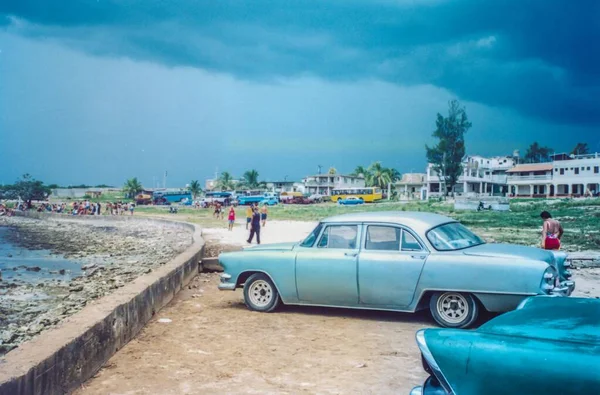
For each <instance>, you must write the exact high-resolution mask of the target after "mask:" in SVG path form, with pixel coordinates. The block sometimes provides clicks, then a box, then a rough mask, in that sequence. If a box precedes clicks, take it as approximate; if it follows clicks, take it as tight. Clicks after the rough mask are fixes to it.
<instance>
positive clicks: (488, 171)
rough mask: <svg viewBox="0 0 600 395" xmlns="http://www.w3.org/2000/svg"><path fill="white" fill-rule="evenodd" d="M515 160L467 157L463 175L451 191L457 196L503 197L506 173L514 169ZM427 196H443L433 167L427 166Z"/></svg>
mask: <svg viewBox="0 0 600 395" xmlns="http://www.w3.org/2000/svg"><path fill="white" fill-rule="evenodd" d="M514 165H515V159H514V158H513V157H510V156H496V157H492V158H486V157H483V156H479V155H473V156H467V157H465V159H464V160H463V174H461V176H460V177H459V178H458V183H457V184H456V185H455V186H454V188H453V190H452V191H448V192H453V193H454V195H459V196H473V197H475V196H505V195H506V194H507V193H508V185H507V174H506V172H507V171H508V170H509V169H510V168H512V167H514ZM426 176H427V177H426V181H427V196H428V197H433V196H442V195H444V189H445V187H444V182H443V180H440V177H439V175H438V174H437V173H436V172H435V170H434V165H433V164H431V163H429V164H428V165H427V174H426Z"/></svg>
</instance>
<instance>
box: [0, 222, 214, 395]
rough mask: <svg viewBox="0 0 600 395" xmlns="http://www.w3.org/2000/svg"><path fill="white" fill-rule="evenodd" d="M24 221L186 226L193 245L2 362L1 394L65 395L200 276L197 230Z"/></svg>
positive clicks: (200, 248)
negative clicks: (196, 276)
mask: <svg viewBox="0 0 600 395" xmlns="http://www.w3.org/2000/svg"><path fill="white" fill-rule="evenodd" d="M21 215H22V214H21ZM26 216H27V217H31V218H39V219H47V220H77V221H80V220H81V221H110V220H117V221H140V222H144V221H145V222H148V223H152V224H154V225H160V226H174V227H185V228H187V229H190V230H191V231H192V232H193V236H192V237H193V243H192V245H191V246H190V247H188V248H187V249H186V250H185V251H184V252H183V253H181V254H180V255H178V256H176V257H175V258H174V259H172V260H171V261H169V262H168V263H167V264H165V265H164V266H162V267H160V268H158V269H156V270H154V271H153V272H151V273H149V274H146V275H143V276H141V277H138V278H137V279H135V280H134V281H133V282H131V283H129V284H127V285H126V286H124V287H123V288H119V289H117V290H115V291H114V292H113V293H111V294H110V295H107V296H105V297H103V298H101V299H98V300H96V301H95V302H94V303H92V304H88V305H87V306H86V307H84V308H83V309H82V310H81V311H80V312H78V313H76V314H74V315H72V316H71V317H68V318H67V319H65V320H64V321H62V322H61V323H59V324H58V325H57V326H56V327H54V328H52V329H50V330H47V331H45V332H43V333H41V334H40V335H39V336H38V337H36V338H35V339H33V340H31V341H29V342H26V343H24V344H22V345H21V346H20V347H19V348H17V349H15V350H13V351H11V352H9V353H8V354H7V355H6V356H5V357H4V359H1V360H0V395H5V394H6V395H9V394H10V395H25V394H27V395H29V394H44V395H46V394H64V393H67V392H70V391H72V390H73V389H75V388H76V387H78V386H79V385H81V384H82V383H83V382H84V381H85V380H87V379H89V378H90V377H92V376H93V375H94V374H95V373H96V372H97V371H98V370H99V369H100V368H101V367H102V365H103V364H104V363H105V362H106V361H107V360H108V359H109V358H110V357H111V356H112V355H113V354H114V353H115V352H117V351H118V350H119V349H121V347H123V346H124V345H125V344H127V342H129V341H130V340H131V339H133V338H134V337H135V336H136V335H137V334H138V332H139V331H140V330H141V329H142V328H143V327H144V325H145V324H146V323H147V322H148V321H149V320H150V319H151V318H152V317H153V316H154V314H155V313H156V312H157V311H158V310H160V309H161V308H162V307H164V306H165V305H166V304H167V303H169V302H170V301H171V300H172V299H173V297H174V296H175V294H177V292H179V290H181V289H182V287H184V286H185V285H186V284H187V283H188V282H189V281H190V280H191V279H192V278H193V277H194V276H195V275H196V274H197V273H198V264H199V262H200V260H201V259H202V254H203V248H204V241H203V239H202V237H201V236H202V235H201V229H200V228H199V227H198V226H196V225H193V224H189V223H182V222H175V221H168V220H162V219H151V218H144V217H135V216H134V217H125V216H123V217H116V216H106V217H103V216H99V217H91V216H90V217H68V216H56V215H52V214H44V213H27V214H26Z"/></svg>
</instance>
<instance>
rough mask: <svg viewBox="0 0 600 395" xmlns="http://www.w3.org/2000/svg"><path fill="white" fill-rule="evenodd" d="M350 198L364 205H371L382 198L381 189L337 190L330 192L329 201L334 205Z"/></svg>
mask: <svg viewBox="0 0 600 395" xmlns="http://www.w3.org/2000/svg"><path fill="white" fill-rule="evenodd" d="M350 196H355V197H357V198H359V199H362V200H363V201H364V202H365V203H373V202H376V201H377V200H381V199H382V198H383V194H382V192H381V188H377V187H363V188H339V189H334V190H332V191H331V200H332V201H333V202H335V203H337V201H338V200H342V199H346V198H348V197H350Z"/></svg>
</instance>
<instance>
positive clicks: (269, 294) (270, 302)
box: [244, 273, 279, 312]
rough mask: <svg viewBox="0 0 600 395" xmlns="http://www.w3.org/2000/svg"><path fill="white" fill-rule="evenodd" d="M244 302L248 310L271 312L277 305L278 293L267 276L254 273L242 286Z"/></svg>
mask: <svg viewBox="0 0 600 395" xmlns="http://www.w3.org/2000/svg"><path fill="white" fill-rule="evenodd" d="M244 301H245V302H246V306H248V308H249V309H250V310H254V311H261V312H271V311H273V310H275V309H276V308H277V306H278V305H279V293H278V292H277V288H275V284H273V282H272V281H271V279H270V278H269V276H267V275H266V274H264V273H255V274H253V275H251V276H250V277H249V278H248V280H246V282H245V284H244Z"/></svg>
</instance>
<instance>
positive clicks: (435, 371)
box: [416, 329, 455, 395]
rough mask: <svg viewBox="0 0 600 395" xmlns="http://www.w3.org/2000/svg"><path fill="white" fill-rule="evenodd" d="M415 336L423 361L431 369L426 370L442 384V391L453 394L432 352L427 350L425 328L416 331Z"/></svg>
mask: <svg viewBox="0 0 600 395" xmlns="http://www.w3.org/2000/svg"><path fill="white" fill-rule="evenodd" d="M416 338H417V345H418V346H419V349H420V350H421V355H422V356H423V360H424V362H426V363H427V366H428V367H429V368H430V369H431V372H428V373H430V374H432V375H433V376H434V377H435V378H436V379H437V381H438V382H439V383H440V385H441V386H442V388H443V389H444V391H446V393H447V394H449V395H454V394H455V392H454V390H453V389H452V386H450V383H449V382H448V380H446V377H444V374H443V373H442V370H441V369H440V367H439V365H438V364H437V362H436V360H435V358H434V357H433V354H432V353H431V351H430V350H429V347H428V346H427V342H426V341H425V330H424V329H421V330H420V331H418V332H417V335H416ZM426 370H427V369H426Z"/></svg>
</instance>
